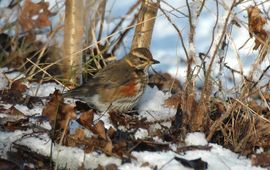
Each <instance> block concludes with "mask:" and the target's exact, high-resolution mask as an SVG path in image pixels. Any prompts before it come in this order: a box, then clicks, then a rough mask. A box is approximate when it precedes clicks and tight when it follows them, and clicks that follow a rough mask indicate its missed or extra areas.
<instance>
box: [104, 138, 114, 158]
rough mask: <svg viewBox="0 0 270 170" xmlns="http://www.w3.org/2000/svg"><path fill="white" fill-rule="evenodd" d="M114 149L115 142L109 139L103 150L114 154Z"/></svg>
mask: <svg viewBox="0 0 270 170" xmlns="http://www.w3.org/2000/svg"><path fill="white" fill-rule="evenodd" d="M112 149H113V144H112V141H111V140H107V143H106V145H105V146H104V148H103V151H104V152H105V153H106V154H108V155H111V154H112Z"/></svg>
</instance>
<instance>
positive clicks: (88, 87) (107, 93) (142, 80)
mask: <svg viewBox="0 0 270 170" xmlns="http://www.w3.org/2000/svg"><path fill="white" fill-rule="evenodd" d="M158 63H160V62H159V61H158V60H155V59H154V58H153V56H152V54H151V52H150V50H149V49H148V48H143V47H141V48H135V49H132V50H131V51H130V52H129V53H128V54H127V55H126V56H124V57H123V58H122V59H120V60H117V61H116V62H114V63H112V64H109V65H107V66H105V67H104V68H103V69H101V70H100V71H99V72H98V73H96V75H95V76H94V77H93V78H92V79H90V80H89V81H87V82H86V83H85V84H83V85H81V86H79V87H77V88H75V89H72V90H70V91H68V92H66V93H64V94H63V97H65V98H74V99H79V100H82V101H84V102H86V103H87V104H88V105H90V106H93V107H94V108H95V109H96V110H98V111H101V112H104V111H113V112H121V113H123V112H127V111H130V110H131V109H132V108H134V107H135V106H136V104H137V103H138V101H139V99H140V98H141V96H142V94H143V92H144V90H145V88H146V86H147V83H148V79H149V78H148V72H149V67H150V66H151V65H152V64H158Z"/></svg>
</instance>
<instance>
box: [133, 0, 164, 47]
mask: <svg viewBox="0 0 270 170" xmlns="http://www.w3.org/2000/svg"><path fill="white" fill-rule="evenodd" d="M159 3H160V1H159V0H157V1H156V2H154V0H143V3H142V6H141V9H140V12H139V16H138V20H137V26H136V29H135V33H134V37H133V40H132V45H131V49H134V48H138V47H145V48H149V47H150V44H151V39H152V33H153V28H154V24H155V20H156V16H157V11H158V8H159Z"/></svg>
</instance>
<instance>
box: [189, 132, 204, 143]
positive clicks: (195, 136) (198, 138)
mask: <svg viewBox="0 0 270 170" xmlns="http://www.w3.org/2000/svg"><path fill="white" fill-rule="evenodd" d="M185 142H186V145H188V146H191V145H193V146H194V145H195V146H196V145H207V144H208V142H207V140H206V138H205V134H204V133H201V132H194V133H188V134H187V136H186V139H185Z"/></svg>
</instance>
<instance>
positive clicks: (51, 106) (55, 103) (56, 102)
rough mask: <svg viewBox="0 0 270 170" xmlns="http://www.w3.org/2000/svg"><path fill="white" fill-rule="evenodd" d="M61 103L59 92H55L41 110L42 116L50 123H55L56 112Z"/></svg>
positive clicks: (61, 98)
mask: <svg viewBox="0 0 270 170" xmlns="http://www.w3.org/2000/svg"><path fill="white" fill-rule="evenodd" d="M62 103H63V97H62V96H61V95H60V93H59V91H55V92H54V93H53V94H51V95H50V100H49V102H48V103H47V104H46V105H45V107H44V108H43V110H42V115H43V116H46V117H48V119H49V120H50V122H52V121H55V120H56V115H57V112H58V111H59V108H60V105H61V104H62Z"/></svg>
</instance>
